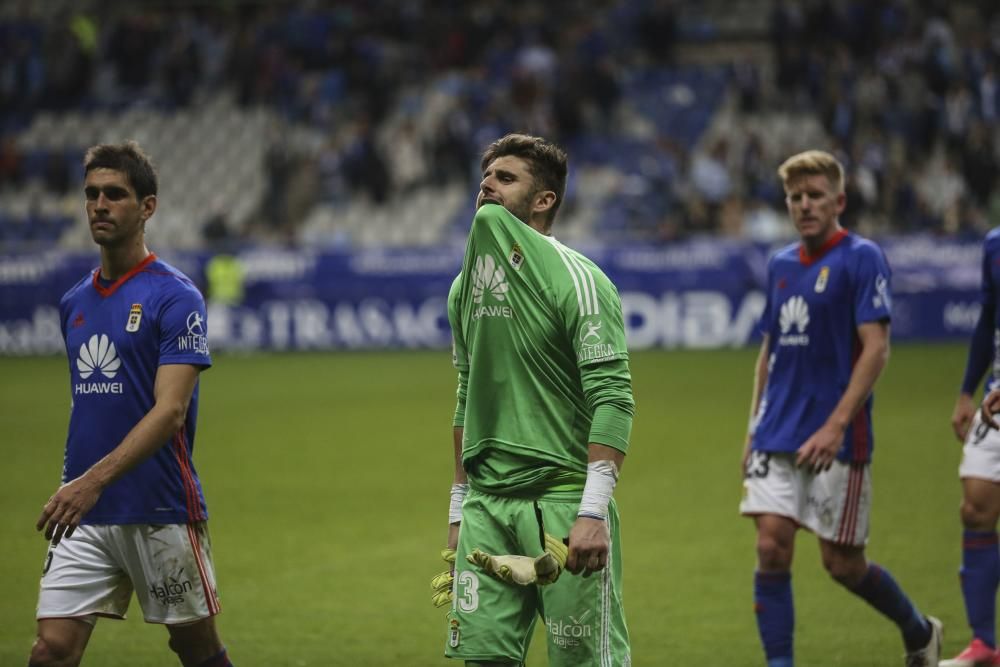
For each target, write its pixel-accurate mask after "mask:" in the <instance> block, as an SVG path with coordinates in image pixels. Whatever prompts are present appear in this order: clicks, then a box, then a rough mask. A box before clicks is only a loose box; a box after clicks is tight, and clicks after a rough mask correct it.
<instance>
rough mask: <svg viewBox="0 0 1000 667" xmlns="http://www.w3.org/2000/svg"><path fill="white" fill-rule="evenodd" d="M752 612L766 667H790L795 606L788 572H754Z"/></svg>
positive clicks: (790, 576)
mask: <svg viewBox="0 0 1000 667" xmlns="http://www.w3.org/2000/svg"><path fill="white" fill-rule="evenodd" d="M753 602H754V611H755V612H756V613H757V630H758V632H760V643H761V644H762V645H763V646H764V655H765V656H767V665H768V667H792V636H793V634H794V632H795V604H794V603H793V601H792V575H791V573H790V572H755V573H754V578H753Z"/></svg>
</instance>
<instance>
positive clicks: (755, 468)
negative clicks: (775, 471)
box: [746, 452, 771, 478]
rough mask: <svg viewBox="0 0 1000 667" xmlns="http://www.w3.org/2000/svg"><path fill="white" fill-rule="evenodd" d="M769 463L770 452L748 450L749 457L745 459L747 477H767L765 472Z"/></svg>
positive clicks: (767, 470) (768, 468) (768, 467)
mask: <svg viewBox="0 0 1000 667" xmlns="http://www.w3.org/2000/svg"><path fill="white" fill-rule="evenodd" d="M770 463H771V453H770V452H750V458H748V459H747V470H746V476H747V478H750V477H767V473H768V472H769V470H770Z"/></svg>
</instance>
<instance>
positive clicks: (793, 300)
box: [752, 230, 891, 461]
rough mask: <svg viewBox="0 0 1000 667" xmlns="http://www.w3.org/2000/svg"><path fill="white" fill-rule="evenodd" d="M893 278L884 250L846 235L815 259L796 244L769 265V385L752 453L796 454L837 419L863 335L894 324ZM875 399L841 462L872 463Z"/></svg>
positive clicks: (765, 328)
mask: <svg viewBox="0 0 1000 667" xmlns="http://www.w3.org/2000/svg"><path fill="white" fill-rule="evenodd" d="M889 280H890V271H889V265H888V263H887V262H886V259H885V256H884V255H883V253H882V250H881V248H879V247H878V246H877V245H875V244H874V243H872V242H871V241H868V240H867V239H863V238H861V237H859V236H856V235H854V234H849V233H847V232H846V231H843V230H841V231H840V232H839V233H837V234H836V235H835V236H834V237H832V238H831V239H830V240H829V241H828V242H827V244H826V246H824V247H823V248H821V249H820V252H818V253H814V254H808V253H806V252H804V251H803V248H802V246H800V245H799V244H797V243H796V244H793V245H790V246H787V247H786V248H784V249H782V250H780V251H779V252H778V253H776V254H775V255H774V257H772V258H771V261H770V262H769V264H768V288H767V289H768V291H767V302H766V305H765V308H764V313H763V315H762V316H761V320H760V328H761V333H763V334H765V335H767V336H768V355H769V356H768V375H767V384H766V385H765V387H764V390H763V394H762V396H761V401H760V405H759V407H758V410H757V414H756V415H755V417H754V424H753V425H752V430H753V440H752V447H753V449H755V450H761V451H771V452H794V451H796V450H797V449H798V448H799V446H800V445H802V443H804V442H805V441H806V440H807V439H808V438H809V436H811V435H812V434H813V433H815V432H816V431H817V430H818V429H819V428H820V426H822V425H823V423H824V422H825V421H826V419H827V418H828V417H829V416H830V414H831V413H832V412H833V410H834V408H835V407H836V405H837V403H838V401H840V398H841V397H842V396H843V394H844V391H845V390H846V388H847V384H848V382H849V381H850V377H851V372H852V370H853V368H854V363H855V360H856V359H857V356H858V354H859V353H860V350H861V347H860V339H859V338H858V335H857V328H858V326H860V325H861V324H865V323H868V322H877V321H883V320H884V321H888V320H889V315H890V308H891V296H890V290H889ZM871 410H872V397H871V396H869V397H868V399H867V401H865V405H864V407H863V408H862V409H861V410H859V411H858V413H857V415H856V416H855V418H854V420H853V422H852V423H851V424H850V425H849V426H848V428H847V430H846V432H845V434H844V444H843V446H842V447H841V450H840V452H839V454H838V458H840V459H841V460H845V461H846V460H851V461H868V460H869V459H870V458H871V453H872V447H873V441H872V424H871Z"/></svg>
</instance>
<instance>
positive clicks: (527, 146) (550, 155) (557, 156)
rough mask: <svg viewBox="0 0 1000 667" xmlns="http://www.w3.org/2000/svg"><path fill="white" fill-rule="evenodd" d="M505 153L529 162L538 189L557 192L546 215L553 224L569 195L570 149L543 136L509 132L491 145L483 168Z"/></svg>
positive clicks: (548, 221)
mask: <svg viewBox="0 0 1000 667" xmlns="http://www.w3.org/2000/svg"><path fill="white" fill-rule="evenodd" d="M505 155H513V156H514V157H519V158H521V159H522V160H524V161H525V162H527V163H528V171H529V172H530V173H531V177H532V178H533V179H534V182H535V187H536V188H537V190H536V192H538V191H540V190H551V191H552V192H555V193H556V203H555V204H553V205H552V208H550V209H549V211H548V215H547V218H546V222H547V223H548V225H551V224H552V221H553V220H555V217H556V213H557V212H558V211H559V205H560V204H562V201H563V197H564V196H565V195H566V151H564V150H563V149H561V148H559V147H558V146H556V145H555V144H553V143H552V142H550V141H546V140H545V139H542V138H541V137H533V136H531V135H528V134H508V135H507V136H504V137H501V138H499V139H497V140H496V141H494V142H493V143H492V144H490V145H489V146H487V148H486V151H485V152H483V159H482V162H481V163H480V165H479V166H480V169H481V170H482V171H486V168H487V167H488V166H490V164H491V163H492V162H493V161H494V160H496V159H497V158H500V157H504V156H505Z"/></svg>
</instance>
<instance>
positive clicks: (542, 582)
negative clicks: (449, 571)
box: [466, 533, 569, 586]
mask: <svg viewBox="0 0 1000 667" xmlns="http://www.w3.org/2000/svg"><path fill="white" fill-rule="evenodd" d="M568 554H569V550H568V549H567V548H566V545H565V544H563V543H562V542H561V541H560V540H558V539H556V538H555V537H552V536H551V535H549V534H548V533H546V534H545V552H544V553H543V554H542V555H541V556H538V557H537V558H532V557H530V556H515V555H506V556H491V555H490V554H488V553H486V552H484V551H480V550H479V549H473V550H472V553H471V554H469V555H468V556H466V559H467V560H468V561H469V562H470V563H472V564H473V565H478V566H479V567H481V568H483V569H484V570H485V571H486V573H487V574H489V575H491V576H493V577H496V578H497V579H499V580H500V581H503V582H506V583H508V584H517V585H519V586H531V585H533V584H537V585H539V586H546V585H548V584H552V583H555V581H556V579H558V578H559V575H560V574H561V573H562V571H563V568H564V567H566V557H567V555H568Z"/></svg>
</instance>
